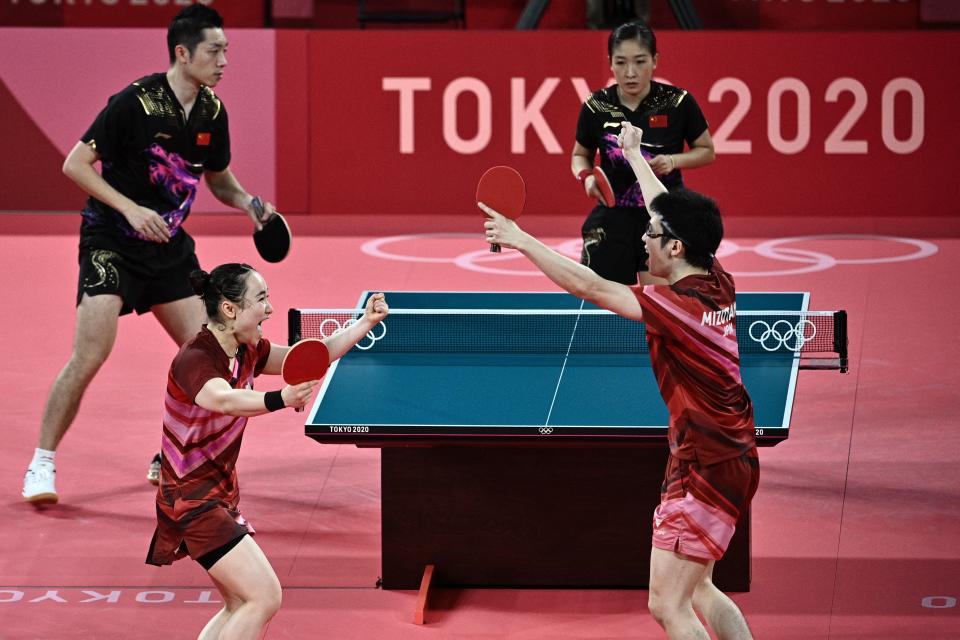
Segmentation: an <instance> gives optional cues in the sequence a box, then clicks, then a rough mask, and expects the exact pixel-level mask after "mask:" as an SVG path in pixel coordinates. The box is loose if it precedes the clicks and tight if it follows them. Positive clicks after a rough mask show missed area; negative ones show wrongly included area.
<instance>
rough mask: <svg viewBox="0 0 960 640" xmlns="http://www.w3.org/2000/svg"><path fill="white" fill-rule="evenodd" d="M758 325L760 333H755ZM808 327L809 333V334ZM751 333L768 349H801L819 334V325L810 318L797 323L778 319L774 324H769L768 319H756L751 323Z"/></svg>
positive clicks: (753, 337)
mask: <svg viewBox="0 0 960 640" xmlns="http://www.w3.org/2000/svg"><path fill="white" fill-rule="evenodd" d="M757 327H760V329H758V332H759V335H754V329H755V328H757ZM808 328H809V332H810V333H809V335H807V329H808ZM749 334H750V338H752V339H753V341H754V342H757V343H759V344H760V346H761V347H763V348H764V350H766V351H771V352H772V351H780V350H781V349H789V350H790V351H800V349H802V348H803V345H804V344H806V343H807V342H810V341H811V340H813V338H814V336H816V335H817V327H816V325H815V324H813V323H812V322H810V321H809V320H799V321H797V324H795V325H794V324H791V323H790V321H789V320H777V321H775V322H774V323H773V324H772V325H771V324H767V322H766V320H754V321H753V322H751V323H750V330H749Z"/></svg>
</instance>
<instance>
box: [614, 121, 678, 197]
mask: <svg viewBox="0 0 960 640" xmlns="http://www.w3.org/2000/svg"><path fill="white" fill-rule="evenodd" d="M642 138H643V131H642V130H640V129H638V128H636V127H635V126H633V125H632V124H630V123H629V122H627V121H624V122H621V123H620V135H619V138H618V141H619V143H620V146H621V147H622V148H623V157H624V158H626V159H627V162H629V163H630V167H631V168H632V169H633V173H634V174H635V175H636V176H637V182H638V183H639V184H640V192H641V193H642V194H643V201H644V202H645V203H646V204H647V206H649V205H650V203H651V202H653V199H654V198H656V197H657V196H658V195H660V194H661V193H666V192H667V188H666V187H665V186H663V183H662V182H660V180H659V178H657V176H656V174H655V173H654V172H653V169H652V168H651V167H650V164H649V163H648V162H647V161H646V159H645V158H644V157H643V154H642V153H640V140H641V139H642Z"/></svg>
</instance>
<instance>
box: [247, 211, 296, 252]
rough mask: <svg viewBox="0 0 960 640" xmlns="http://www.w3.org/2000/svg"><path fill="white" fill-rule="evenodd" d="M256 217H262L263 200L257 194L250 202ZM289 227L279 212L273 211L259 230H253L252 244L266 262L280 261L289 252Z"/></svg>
mask: <svg viewBox="0 0 960 640" xmlns="http://www.w3.org/2000/svg"><path fill="white" fill-rule="evenodd" d="M251 205H252V206H253V210H254V211H255V212H256V214H257V218H258V219H262V218H263V201H262V200H260V198H259V196H258V197H255V198H254V199H253V202H251ZM290 240H291V236H290V227H289V226H288V225H287V221H286V220H285V219H284V217H283V216H282V215H280V212H279V211H277V212H274V214H273V215H272V216H271V217H270V219H269V220H267V221H266V222H264V223H263V226H262V227H261V229H260V230H259V231H254V232H253V244H254V245H256V247H257V253H259V254H260V257H261V258H263V259H264V260H266V261H267V262H280V261H281V260H283V259H284V258H286V257H287V254H288V253H289V252H290Z"/></svg>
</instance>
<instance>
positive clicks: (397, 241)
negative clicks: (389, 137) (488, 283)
mask: <svg viewBox="0 0 960 640" xmlns="http://www.w3.org/2000/svg"><path fill="white" fill-rule="evenodd" d="M478 238H479V243H480V244H481V245H482V247H480V248H477V249H475V250H471V251H467V252H465V253H460V254H458V255H455V256H450V257H444V256H442V255H430V254H429V252H423V251H414V252H410V253H403V252H400V251H395V250H391V248H390V245H402V243H404V242H414V243H416V244H417V245H418V246H419V247H420V248H421V249H422V248H423V247H424V246H425V241H426V242H427V243H429V241H432V240H442V241H444V242H445V243H447V241H452V240H469V241H470V242H471V244H469V245H468V244H466V243H464V246H474V244H475V243H476V242H477V241H478ZM832 240H841V241H852V240H863V241H870V242H874V243H878V242H882V243H887V244H891V245H901V246H904V247H906V248H907V249H912V250H909V251H907V252H906V253H894V254H893V255H879V256H876V257H863V258H842V257H841V258H838V257H835V256H833V255H830V254H829V253H825V252H824V251H822V250H820V251H817V250H814V249H813V248H802V247H800V246H794V245H797V244H800V243H805V242H806V243H810V242H823V241H832ZM581 245H582V241H581V240H580V239H579V238H576V239H571V240H565V241H563V242H560V243H555V244H553V245H552V246H553V248H554V249H556V250H557V251H558V252H560V253H562V254H564V255H566V256H569V257H571V258H574V259H579V257H580V248H581ZM444 246H447V245H444ZM458 246H459V245H458ZM938 250H939V248H938V247H937V245H936V244H934V243H932V242H928V241H926V240H917V239H914V238H902V237H897V236H881V235H871V234H824V235H812V236H794V237H790V238H772V239H769V240H763V241H760V242H758V243H756V244H753V245H747V244H744V243H742V242H737V241H734V240H724V241H723V243H722V244H721V245H720V250H719V251H718V252H717V257H718V258H722V259H723V258H728V257H730V256H733V255H737V254H743V253H752V254H755V255H756V256H759V257H760V258H763V259H766V260H775V261H777V262H780V263H786V265H788V266H787V268H784V269H769V270H765V271H761V270H758V271H746V270H743V269H731V272H732V273H733V274H734V275H737V276H763V277H769V276H790V275H799V274H804V273H814V272H817V271H826V270H828V269H832V268H833V267H836V266H839V265H864V264H888V263H893V262H909V261H912V260H921V259H923V258H927V257H929V256H932V255H933V254H935V253H937V251H938ZM361 251H363V252H364V253H365V254H367V255H369V256H373V257H375V258H381V259H384V260H397V261H401V262H426V263H432V264H452V265H454V266H456V267H459V268H461V269H464V270H467V271H475V272H478V273H492V274H496V275H505V276H542V275H543V274H542V273H541V272H540V271H539V270H538V269H536V268H532V267H530V266H529V265H528V264H527V263H526V260H525V259H524V258H523V256H522V255H520V254H519V253H518V252H516V251H507V252H503V253H490V251H489V250H488V249H487V248H486V244H485V243H483V240H482V237H481V234H474V233H419V234H408V235H399V236H389V237H384V238H373V239H371V240H368V241H367V242H364V243H363V245H362V246H361ZM424 253H426V255H424ZM511 261H512V262H511Z"/></svg>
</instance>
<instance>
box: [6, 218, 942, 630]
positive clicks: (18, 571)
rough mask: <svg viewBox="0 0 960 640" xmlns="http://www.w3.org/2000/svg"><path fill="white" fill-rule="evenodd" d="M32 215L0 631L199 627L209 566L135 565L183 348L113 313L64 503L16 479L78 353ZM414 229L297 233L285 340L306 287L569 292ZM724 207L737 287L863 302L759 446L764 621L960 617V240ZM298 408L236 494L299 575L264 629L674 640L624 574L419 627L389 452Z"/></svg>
mask: <svg viewBox="0 0 960 640" xmlns="http://www.w3.org/2000/svg"><path fill="white" fill-rule="evenodd" d="M17 218H20V221H19V222H18V223H17V225H8V224H7V223H6V222H3V224H4V227H3V230H0V254H2V255H3V256H4V257H3V264H4V267H5V269H4V271H5V273H4V283H5V287H4V289H5V290H4V293H3V297H4V299H5V300H6V301H7V304H6V311H5V313H3V320H2V326H3V335H4V338H5V344H6V347H5V348H6V349H7V351H6V358H5V360H6V362H7V366H6V367H5V368H4V369H3V370H2V371H0V385H2V388H3V389H6V392H5V393H4V395H3V399H2V401H0V402H2V405H0V406H2V413H0V416H2V417H0V420H2V421H3V424H4V425H5V429H4V430H3V431H4V446H3V448H2V449H0V488H2V489H3V492H2V494H0V549H2V552H0V638H4V639H26V638H104V639H107V638H111V639H112V638H118V639H119V638H124V639H127V638H156V637H169V638H192V637H196V634H197V633H198V632H199V630H200V629H201V628H202V626H203V624H204V623H205V621H206V620H207V619H208V618H209V617H210V616H211V615H213V613H214V612H215V611H216V610H217V608H218V607H219V605H218V604H217V603H216V602H215V601H216V600H217V594H216V591H215V590H213V589H212V587H211V585H210V584H209V583H208V581H207V578H206V575H205V574H204V572H203V571H202V570H201V569H200V568H199V567H198V566H197V565H196V564H194V563H192V562H190V561H188V560H185V561H181V562H178V563H177V564H175V565H174V566H173V567H166V568H162V569H158V568H156V567H152V566H147V565H145V564H144V563H143V559H144V556H145V554H146V549H147V544H148V543H149V540H150V536H151V534H152V532H153V526H154V515H153V496H154V489H153V487H151V486H149V485H148V484H147V483H146V482H145V481H144V473H145V471H146V466H147V462H148V461H149V458H150V457H151V455H152V454H153V453H154V452H155V451H156V450H157V448H158V444H159V438H160V411H161V406H162V405H161V402H162V393H163V385H164V382H165V376H166V371H167V366H168V365H169V362H170V359H171V358H172V356H173V353H174V345H173V343H172V342H171V341H170V340H169V338H167V337H166V335H165V334H164V333H163V331H162V330H161V329H160V328H159V326H158V324H157V323H156V322H155V321H154V320H153V319H152V317H150V316H143V317H139V318H137V317H125V318H124V319H123V320H122V321H121V328H120V335H119V338H118V341H117V345H116V347H115V350H114V353H113V356H112V357H111V359H110V360H109V361H108V362H107V364H106V365H105V367H104V368H103V370H102V371H101V373H100V375H99V376H98V377H97V379H96V380H95V381H94V384H93V385H92V387H91V388H90V389H89V391H88V394H87V396H86V398H85V400H84V403H83V406H82V408H81V411H80V414H79V417H78V418H77V421H76V423H75V424H74V426H73V428H72V430H71V431H70V433H68V435H67V437H66V438H65V440H64V442H63V444H62V445H61V447H60V450H59V452H58V456H57V463H58V464H57V466H58V489H59V491H60V494H61V504H59V505H57V506H56V507H53V508H48V509H45V510H41V511H38V510H35V509H34V508H32V507H30V506H29V505H26V504H24V503H23V502H22V501H21V499H20V486H21V476H22V473H23V471H24V469H25V466H26V464H27V463H28V462H29V459H30V456H31V453H32V450H33V447H34V446H35V445H36V437H37V429H38V422H39V419H40V414H41V410H42V404H43V402H44V400H45V395H46V392H47V389H48V388H49V385H50V384H51V382H52V380H53V378H54V376H55V375H56V373H57V371H58V370H59V368H60V367H61V366H62V364H63V363H64V362H65V359H66V357H67V356H68V353H69V349H70V342H71V338H72V334H71V332H72V326H73V314H74V309H73V298H74V294H75V282H76V245H77V238H76V235H75V231H74V229H75V227H76V225H78V224H79V219H78V217H74V218H73V219H72V220H71V221H70V222H69V224H64V223H63V222H62V221H58V226H59V227H65V229H64V230H63V232H62V233H60V232H56V233H44V234H39V233H38V234H36V235H31V233H30V232H29V231H30V230H29V228H25V227H24V225H23V224H22V222H23V221H22V218H21V217H17ZM13 219H14V218H13V217H11V218H9V220H13ZM293 223H294V230H295V231H296V220H294V221H293ZM34 224H36V225H39V224H41V222H40V221H39V219H38V220H37V221H36V222H35V223H34ZM242 224H243V221H242V220H240V221H238V222H236V223H233V222H231V223H230V225H231V226H232V228H233V229H236V228H239V227H240V226H241V225H242ZM798 224H805V223H804V222H803V221H800V222H799V223H798ZM408 225H409V226H408V228H407V229H406V230H401V232H398V233H396V234H393V231H394V229H389V230H386V231H385V232H384V233H385V235H384V237H379V236H371V237H356V236H351V235H338V236H332V237H322V236H319V235H304V234H301V235H298V236H297V237H296V239H295V244H294V251H293V253H292V255H291V256H290V257H289V258H288V259H287V261H285V262H284V263H283V264H282V266H264V267H263V269H262V273H263V274H264V276H265V277H266V279H267V282H268V283H269V285H270V288H271V297H272V300H273V302H274V305H275V307H276V309H277V312H276V316H275V317H274V319H273V320H272V321H271V322H269V323H268V324H267V325H266V326H265V333H266V334H267V336H268V337H269V338H271V339H273V340H278V341H284V340H285V339H286V319H285V318H286V314H285V311H286V309H287V308H288V307H291V306H296V307H344V306H353V304H354V303H355V302H356V299H357V296H358V294H359V292H360V291H362V290H364V289H385V290H430V289H438V290H447V291H456V290H464V291H471V290H480V291H497V290H505V291H506V290H510V291H538V290H543V291H553V290H555V287H554V286H553V285H552V284H551V283H550V282H549V281H548V280H547V279H546V278H544V277H542V276H538V275H535V274H532V272H531V268H530V267H529V266H528V265H527V264H525V263H524V261H523V260H522V259H520V258H518V257H516V254H512V253H511V252H505V253H504V254H503V255H502V256H501V257H499V258H497V257H491V256H490V255H489V254H487V252H486V248H485V245H483V243H482V242H481V241H480V239H479V236H476V237H468V236H462V235H456V234H451V233H444V234H438V235H417V230H418V229H421V230H422V229H423V228H424V226H423V225H420V224H418V223H417V222H416V221H410V222H409V223H408ZM578 225H579V221H578V220H573V219H567V220H560V221H558V222H556V223H555V224H552V225H542V226H544V227H547V226H549V228H551V229H552V235H553V236H555V237H554V238H551V239H550V240H551V242H553V243H555V244H556V245H557V246H560V247H562V248H563V249H564V250H566V251H571V252H575V251H576V243H575V242H569V241H566V240H565V239H564V238H572V237H575V236H576V235H577V230H578ZM28 226H29V225H28ZM730 226H731V228H732V229H734V232H733V233H732V234H731V241H730V242H728V243H727V244H726V245H725V247H724V250H723V254H724V257H723V258H722V259H723V262H724V265H725V266H726V267H727V269H728V270H730V271H733V272H734V273H735V274H737V283H738V288H739V289H740V290H741V291H792V290H805V291H811V292H812V296H811V306H812V308H814V309H839V308H844V309H847V310H848V312H849V315H850V336H851V339H850V356H851V357H850V360H851V372H850V373H849V374H848V375H840V374H838V373H836V372H818V371H804V372H802V373H801V377H800V383H799V387H798V390H797V401H796V406H795V409H794V414H793V426H792V428H791V436H790V439H789V440H788V441H786V442H784V443H782V444H780V445H778V446H776V447H774V448H769V449H764V450H762V451H761V460H762V479H761V484H760V490H759V493H758V495H757V498H756V500H755V502H754V512H753V527H754V529H753V535H754V542H753V555H754V560H753V572H754V573H753V586H752V590H751V592H750V593H745V594H734V599H735V600H736V601H737V602H738V604H739V605H740V606H741V608H742V609H743V611H744V612H745V614H746V615H747V618H748V620H749V622H750V624H751V626H752V628H753V630H754V632H755V635H756V637H758V638H777V639H788V638H790V639H797V640H818V639H826V638H831V639H840V638H877V639H890V640H894V639H896V640H901V639H912V638H923V639H933V638H958V637H960V607H958V606H957V600H958V599H960V578H958V576H960V555H958V551H957V550H958V548H960V465H958V460H960V423H958V420H957V417H956V410H957V408H958V403H957V400H956V398H957V391H958V389H960V368H958V366H957V363H958V362H960V347H958V343H957V340H956V339H955V334H954V330H953V327H954V325H955V324H956V319H957V316H958V315H960V304H958V295H957V294H958V290H957V285H956V274H955V269H956V265H957V264H960V240H958V239H956V238H929V239H904V238H893V237H878V236H870V235H856V234H853V235H844V236H813V235H810V236H802V237H798V238H792V239H791V236H794V235H797V234H799V233H801V232H802V233H809V232H810V230H809V229H808V228H802V227H799V226H798V227H797V230H795V231H790V230H784V229H780V230H777V231H776V232H774V233H773V234H772V235H770V236H769V237H763V238H752V237H750V234H749V233H743V230H744V229H747V228H749V225H730ZM808 226H809V225H808ZM909 226H910V225H908V224H905V227H907V228H909ZM188 227H190V223H188ZM210 227H211V225H206V228H207V229H209V228H210ZM39 228H40V227H39V226H37V229H39ZM198 228H200V229H201V231H199V232H197V233H196V234H195V235H197V239H198V246H199V254H200V258H201V261H202V263H203V264H204V266H205V267H207V268H210V267H211V266H214V265H216V264H218V263H220V262H227V261H237V260H242V261H249V262H253V263H254V264H259V261H258V260H257V258H256V255H255V253H254V250H253V244H252V242H251V240H250V239H249V237H246V236H243V235H236V234H233V235H214V234H212V233H210V232H209V231H204V230H203V229H204V225H202V224H200V225H198ZM368 228H369V227H368ZM819 228H828V225H819ZM862 229H863V230H864V231H868V232H869V231H870V227H869V225H868V224H864V226H863V227H862ZM14 231H15V233H14ZM388 232H389V233H390V234H391V236H395V237H387V235H386V234H387V233H388ZM4 233H6V235H3V234H4ZM405 234H406V235H405ZM261 386H262V385H261ZM302 422H303V417H302V415H298V414H294V413H293V412H289V411H287V412H280V413H279V414H272V415H269V416H263V417H260V418H255V419H253V420H252V422H251V423H250V425H249V426H248V428H247V432H246V436H245V439H244V445H243V451H242V453H241V457H240V477H241V482H242V487H243V489H242V496H243V500H242V506H243V509H244V512H245V514H246V515H247V517H248V518H249V519H250V520H251V522H253V523H254V525H255V526H256V528H257V531H258V535H257V542H258V543H259V544H260V545H261V546H262V547H263V549H264V550H265V552H266V554H267V556H268V557H269V558H270V559H271V561H272V562H273V565H274V567H275V569H276V571H277V574H278V575H279V577H280V581H281V583H282V584H283V586H284V603H283V608H282V609H281V611H280V613H279V614H278V615H277V616H276V618H275V619H274V620H273V621H272V623H271V624H270V627H269V628H268V630H267V633H266V636H265V637H266V638H268V639H270V640H277V639H280V638H320V637H322V638H390V639H393V638H401V639H405V638H417V639H426V638H431V639H435V638H470V639H473V640H480V639H485V638H511V639H517V640H520V639H546V638H550V639H552V638H569V639H581V638H628V637H629V638H637V637H640V638H648V637H649V638H658V637H662V634H661V632H660V630H659V627H657V625H656V624H655V623H654V622H653V620H652V618H651V617H650V616H649V614H648V613H647V611H646V606H645V601H646V592H645V591H630V590H622V591H616V590H561V589H556V590H493V589H483V590H481V589H462V590H446V591H440V592H438V594H437V596H436V599H435V601H434V603H433V604H434V606H435V607H436V610H434V611H433V612H432V615H430V616H428V624H426V625H425V626H417V625H414V624H412V617H413V608H414V601H415V599H416V593H415V592H407V591H392V592H391V591H383V590H381V589H378V588H376V586H375V584H376V581H377V577H378V575H379V561H380V558H379V529H380V521H379V452H378V451H377V450H361V449H357V448H354V447H352V446H332V445H323V446H321V445H319V444H316V443H314V442H313V441H312V440H308V439H306V438H305V437H304V436H303V430H302Z"/></svg>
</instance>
